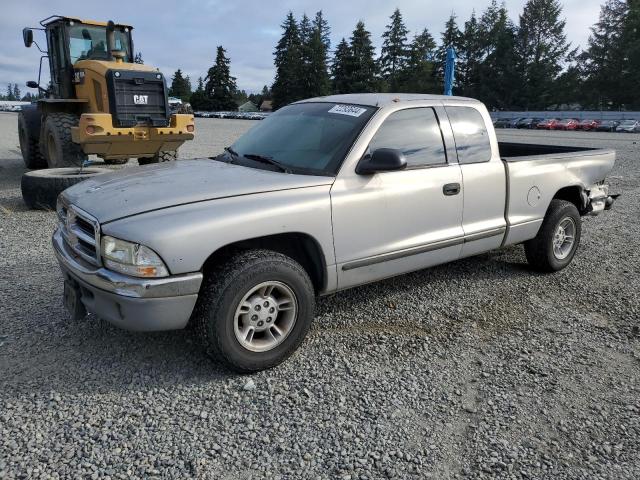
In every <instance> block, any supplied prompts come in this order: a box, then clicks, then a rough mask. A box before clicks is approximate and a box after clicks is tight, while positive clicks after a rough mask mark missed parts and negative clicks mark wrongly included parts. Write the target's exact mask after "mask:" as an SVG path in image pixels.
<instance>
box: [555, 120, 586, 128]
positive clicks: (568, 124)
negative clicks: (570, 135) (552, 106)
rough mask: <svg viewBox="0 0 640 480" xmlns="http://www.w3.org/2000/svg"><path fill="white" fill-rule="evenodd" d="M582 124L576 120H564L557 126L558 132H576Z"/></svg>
mask: <svg viewBox="0 0 640 480" xmlns="http://www.w3.org/2000/svg"><path fill="white" fill-rule="evenodd" d="M579 123H580V122H579V121H578V120H576V119H575V118H564V119H562V120H560V121H559V122H558V123H557V125H556V130H575V129H576V128H578V124H579Z"/></svg>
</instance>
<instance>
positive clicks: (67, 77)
mask: <svg viewBox="0 0 640 480" xmlns="http://www.w3.org/2000/svg"><path fill="white" fill-rule="evenodd" d="M47 43H48V46H49V70H50V72H51V83H52V84H53V93H54V97H56V98H64V99H68V98H75V91H74V88H73V81H72V80H73V66H72V65H71V63H70V61H69V58H68V48H67V39H66V35H65V27H64V24H63V23H62V22H56V23H54V24H51V25H50V26H47Z"/></svg>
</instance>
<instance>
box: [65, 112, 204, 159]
mask: <svg viewBox="0 0 640 480" xmlns="http://www.w3.org/2000/svg"><path fill="white" fill-rule="evenodd" d="M194 131H195V123H194V119H193V115H186V114H174V115H171V119H170V122H169V126H168V127H145V126H137V127H131V128H116V127H114V126H113V120H112V118H111V115H110V114H108V113H83V114H82V115H81V116H80V122H79V124H78V126H77V127H72V128H71V139H72V140H73V141H74V142H75V143H78V144H80V145H81V146H82V150H83V151H84V152H85V153H86V154H88V155H91V154H95V155H98V156H100V157H104V158H139V157H150V156H153V155H154V154H156V153H158V152H165V151H174V150H177V149H178V147H179V146H180V145H182V144H183V143H184V142H185V141H187V140H193V136H194Z"/></svg>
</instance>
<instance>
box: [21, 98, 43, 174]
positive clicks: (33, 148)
mask: <svg viewBox="0 0 640 480" xmlns="http://www.w3.org/2000/svg"><path fill="white" fill-rule="evenodd" d="M18 137H19V139H20V151H21V152H22V159H23V160H24V165H25V167H27V168H29V169H36V168H46V167H47V161H46V160H45V158H44V157H43V156H42V152H40V112H39V111H38V108H37V107H36V106H34V105H29V106H27V107H23V109H22V111H21V112H20V113H19V114H18Z"/></svg>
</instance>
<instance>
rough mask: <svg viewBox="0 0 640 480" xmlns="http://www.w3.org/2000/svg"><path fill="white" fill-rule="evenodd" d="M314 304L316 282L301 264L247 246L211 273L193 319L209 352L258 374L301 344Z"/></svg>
mask: <svg viewBox="0 0 640 480" xmlns="http://www.w3.org/2000/svg"><path fill="white" fill-rule="evenodd" d="M314 306H315V295H314V290H313V285H312V283H311V280H310V279H309V275H308V274H307V272H306V271H305V270H304V268H302V266H301V265H300V264H299V263H298V262H296V261H294V260H293V259H291V258H289V257H287V256H285V255H282V254H280V253H277V252H273V251H270V250H249V251H246V252H242V253H239V254H237V255H235V256H233V257H231V258H230V259H229V260H228V261H226V262H225V263H224V264H222V265H220V266H219V267H218V268H216V269H215V271H212V272H210V273H209V275H207V277H206V279H205V283H204V284H203V285H202V288H201V291H200V295H199V297H198V303H197V304H196V307H195V310H194V314H193V317H192V319H191V321H192V322H193V326H194V329H195V333H196V335H197V337H198V339H199V341H200V342H201V343H202V344H203V345H204V347H205V348H206V350H207V352H208V353H209V354H211V355H212V356H214V357H216V358H218V359H220V360H222V361H223V362H225V363H226V364H227V365H229V366H230V367H231V368H233V369H234V370H237V371H240V372H255V371H258V370H263V369H266V368H271V367H274V366H276V365H278V364H280V363H281V362H283V361H284V360H286V359H287V358H288V357H289V356H290V355H291V354H292V353H293V352H294V351H295V350H296V349H297V348H298V347H299V346H300V344H301V343H302V341H303V340H304V338H305V336H306V334H307V332H308V331H309V327H310V326H311V322H312V320H313V311H314Z"/></svg>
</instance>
